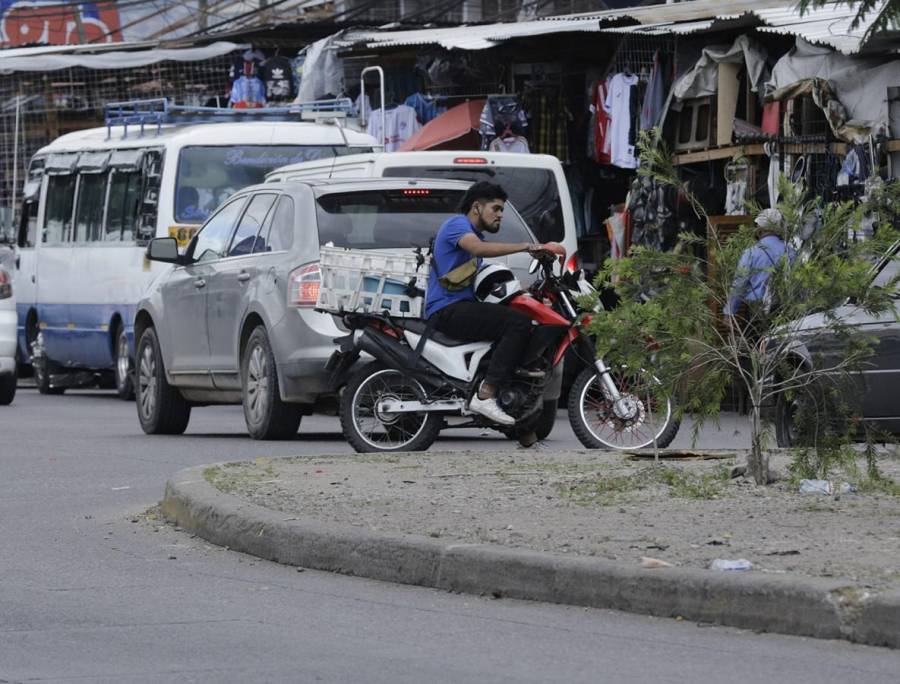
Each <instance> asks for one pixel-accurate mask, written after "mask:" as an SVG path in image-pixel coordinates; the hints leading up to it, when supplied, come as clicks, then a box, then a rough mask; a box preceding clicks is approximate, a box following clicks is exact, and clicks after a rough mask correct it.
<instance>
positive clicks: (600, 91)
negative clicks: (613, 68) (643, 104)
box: [590, 80, 612, 164]
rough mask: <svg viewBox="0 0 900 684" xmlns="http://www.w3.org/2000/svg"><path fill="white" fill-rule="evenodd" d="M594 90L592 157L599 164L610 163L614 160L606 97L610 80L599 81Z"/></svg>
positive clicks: (592, 105)
mask: <svg viewBox="0 0 900 684" xmlns="http://www.w3.org/2000/svg"><path fill="white" fill-rule="evenodd" d="M593 90H594V96H593V101H592V104H591V110H592V112H593V114H594V116H593V124H594V125H593V127H592V128H593V137H594V145H593V149H592V150H591V155H590V156H591V158H593V160H594V161H595V162H597V163H598V164H609V163H611V162H612V156H611V155H612V151H611V149H610V142H611V140H612V139H611V138H610V135H609V125H610V118H609V114H608V113H607V111H606V97H607V94H608V93H609V81H607V80H602V81H598V82H597V84H596V86H595V88H594V89H593Z"/></svg>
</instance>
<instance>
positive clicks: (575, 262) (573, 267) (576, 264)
mask: <svg viewBox="0 0 900 684" xmlns="http://www.w3.org/2000/svg"><path fill="white" fill-rule="evenodd" d="M579 268H581V259H579V258H578V252H576V253H575V254H573V255H572V256H570V257H569V261H568V262H567V263H566V270H567V271H568V272H569V273H575V271H577V270H578V269H579Z"/></svg>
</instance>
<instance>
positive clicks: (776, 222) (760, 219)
mask: <svg viewBox="0 0 900 684" xmlns="http://www.w3.org/2000/svg"><path fill="white" fill-rule="evenodd" d="M756 225H757V226H759V227H760V228H765V229H766V230H776V231H777V230H781V229H782V228H783V227H784V216H782V215H781V212H780V211H779V210H778V209H774V208H773V209H763V210H762V211H761V212H759V213H758V214H757V215H756Z"/></svg>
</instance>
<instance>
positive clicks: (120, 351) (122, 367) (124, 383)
mask: <svg viewBox="0 0 900 684" xmlns="http://www.w3.org/2000/svg"><path fill="white" fill-rule="evenodd" d="M113 345H114V346H113V351H114V353H113V360H114V361H115V366H114V367H113V377H114V378H115V381H116V392H117V393H118V395H119V398H120V399H124V400H125V401H131V400H132V399H134V380H133V378H134V368H133V364H132V363H131V354H130V353H129V350H128V336H127V335H126V334H125V326H124V325H122V323H121V322H120V323H119V324H118V325H116V334H115V335H114V336H113Z"/></svg>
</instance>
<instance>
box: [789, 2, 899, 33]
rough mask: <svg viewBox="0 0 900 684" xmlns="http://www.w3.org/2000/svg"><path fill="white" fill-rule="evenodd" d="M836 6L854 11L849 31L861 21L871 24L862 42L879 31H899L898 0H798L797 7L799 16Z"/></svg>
mask: <svg viewBox="0 0 900 684" xmlns="http://www.w3.org/2000/svg"><path fill="white" fill-rule="evenodd" d="M832 4H837V5H838V6H840V5H847V6H848V7H851V8H854V9H856V16H854V17H853V22H852V23H851V24H850V28H851V29H856V28H858V27H859V26H860V25H861V24H862V22H863V21H865V20H868V21H871V22H872V25H871V27H870V28H869V29H868V30H867V31H866V34H865V36H864V41H867V40H868V39H869V38H870V37H871V36H872V34H874V33H879V32H881V31H889V30H892V29H893V30H898V29H900V0H888V2H883V0H839V1H838V2H837V3H835V2H834V0H799V2H798V3H797V7H798V8H799V9H800V14H801V15H804V14H807V13H808V12H809V11H810V10H811V9H814V8H819V7H823V6H826V5H832Z"/></svg>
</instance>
